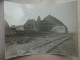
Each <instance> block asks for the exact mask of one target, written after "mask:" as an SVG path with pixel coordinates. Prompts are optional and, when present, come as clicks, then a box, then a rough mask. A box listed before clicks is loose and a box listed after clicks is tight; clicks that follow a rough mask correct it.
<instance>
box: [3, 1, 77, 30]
mask: <svg viewBox="0 0 80 60" xmlns="http://www.w3.org/2000/svg"><path fill="white" fill-rule="evenodd" d="M4 11H5V13H4V14H5V20H6V21H7V22H8V24H9V25H23V24H24V23H25V22H26V21H27V20H28V19H32V18H33V19H37V16H41V19H43V18H44V17H46V16H47V15H49V14H50V15H52V16H54V17H56V18H57V19H59V20H60V21H62V22H63V23H64V24H65V25H66V26H67V27H68V28H69V31H72V32H75V31H77V21H78V18H77V17H78V16H77V2H76V1H75V2H68V3H61V4H51V5H48V4H41V5H40V4H39V5H38V4H37V5H36V4H18V3H11V2H4Z"/></svg>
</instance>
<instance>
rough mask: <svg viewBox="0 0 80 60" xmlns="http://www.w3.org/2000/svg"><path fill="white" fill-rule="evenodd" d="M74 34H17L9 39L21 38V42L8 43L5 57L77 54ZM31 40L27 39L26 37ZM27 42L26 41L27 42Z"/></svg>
mask: <svg viewBox="0 0 80 60" xmlns="http://www.w3.org/2000/svg"><path fill="white" fill-rule="evenodd" d="M73 36H74V34H71V33H70V34H61V33H58V34H56V33H47V34H44V35H40V36H34V37H33V36H32V37H26V35H25V36H17V37H15V36H14V37H10V38H8V39H9V40H10V39H11V40H13V39H16V40H17V42H18V41H19V40H20V41H22V42H21V43H20V42H19V43H15V42H16V40H13V41H14V44H13V43H12V44H11V45H10V44H8V43H6V48H5V50H6V52H5V57H6V59H7V58H11V57H16V56H21V55H30V54H63V55H65V54H66V55H73V56H76V55H77V53H76V52H75V53H74V51H76V48H75V42H74V39H73V38H72V37H73ZM27 38H28V39H29V40H26V39H27ZM13 41H12V42H13ZM24 41H25V42H26V43H25V42H24Z"/></svg>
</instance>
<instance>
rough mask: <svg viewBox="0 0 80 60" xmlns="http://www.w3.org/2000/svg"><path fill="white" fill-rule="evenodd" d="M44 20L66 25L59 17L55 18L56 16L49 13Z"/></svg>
mask: <svg viewBox="0 0 80 60" xmlns="http://www.w3.org/2000/svg"><path fill="white" fill-rule="evenodd" d="M43 21H48V22H50V23H52V24H54V25H55V26H56V25H62V26H64V24H63V23H62V22H61V21H60V20H58V19H57V18H55V17H53V16H51V15H48V16H47V17H45V18H44V19H43Z"/></svg>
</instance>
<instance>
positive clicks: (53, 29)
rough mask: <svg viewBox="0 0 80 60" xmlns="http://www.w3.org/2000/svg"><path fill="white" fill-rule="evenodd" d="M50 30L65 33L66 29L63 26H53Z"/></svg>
mask: <svg viewBox="0 0 80 60" xmlns="http://www.w3.org/2000/svg"><path fill="white" fill-rule="evenodd" d="M51 31H54V32H56V33H65V31H66V29H65V26H55V27H53V28H52V29H51Z"/></svg>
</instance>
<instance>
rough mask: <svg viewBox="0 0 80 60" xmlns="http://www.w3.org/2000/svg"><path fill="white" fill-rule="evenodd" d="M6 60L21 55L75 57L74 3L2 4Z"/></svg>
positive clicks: (75, 21)
mask: <svg viewBox="0 0 80 60" xmlns="http://www.w3.org/2000/svg"><path fill="white" fill-rule="evenodd" d="M4 17H5V58H6V59H9V58H12V57H16V56H22V55H35V54H61V55H69V56H75V57H76V56H77V55H78V53H77V52H78V51H77V44H78V43H77V41H78V26H77V25H78V16H77V2H76V1H74V2H67V3H62V4H21V3H14V2H8V1H5V2H4Z"/></svg>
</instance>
